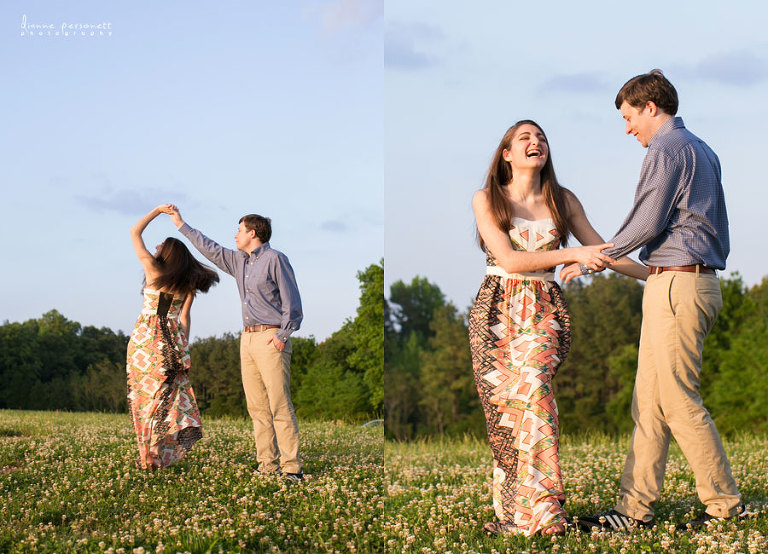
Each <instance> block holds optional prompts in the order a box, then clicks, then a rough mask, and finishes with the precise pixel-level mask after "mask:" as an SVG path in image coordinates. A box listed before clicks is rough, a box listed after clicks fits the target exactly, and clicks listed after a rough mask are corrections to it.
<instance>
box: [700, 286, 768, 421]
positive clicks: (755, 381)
mask: <svg viewBox="0 0 768 554" xmlns="http://www.w3.org/2000/svg"><path fill="white" fill-rule="evenodd" d="M737 309H738V315H737V316H736V317H733V318H730V317H727V319H728V320H729V323H730V322H732V321H734V320H735V321H737V323H736V324H735V325H733V324H732V327H731V329H732V331H733V333H732V336H731V337H730V340H729V348H728V349H727V350H718V351H717V352H713V353H712V354H716V356H717V358H718V359H719V361H720V366H719V371H718V372H717V376H716V378H715V379H714V380H713V381H712V385H711V387H710V390H711V394H710V395H709V398H705V404H706V405H708V406H709V407H710V409H711V411H712V416H713V417H714V419H715V423H716V424H717V427H718V429H719V430H720V432H721V433H723V434H730V433H734V432H739V431H755V432H766V431H768V405H767V404H766V398H768V340H766V337H768V278H764V279H763V282H762V283H761V284H760V285H757V286H755V287H753V288H752V289H751V290H750V291H749V292H748V293H746V294H745V298H743V299H740V300H739V301H738V308H737ZM724 311H725V309H724Z"/></svg>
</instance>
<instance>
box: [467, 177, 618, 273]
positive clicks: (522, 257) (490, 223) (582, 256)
mask: <svg viewBox="0 0 768 554" xmlns="http://www.w3.org/2000/svg"><path fill="white" fill-rule="evenodd" d="M472 209H473V210H474V212H475V220H476V221H477V230H478V231H479V232H480V236H481V237H483V240H484V241H485V244H486V246H487V247H488V249H489V250H490V251H491V252H492V253H493V257H494V258H496V263H497V264H498V265H499V267H501V268H502V269H503V270H504V271H506V272H507V273H521V272H527V271H537V270H541V269H549V268H550V267H554V266H556V265H560V264H566V263H570V262H578V263H582V264H584V265H586V266H588V267H591V268H592V269H595V270H598V269H601V268H603V267H605V264H610V263H613V261H614V260H613V259H612V258H610V257H608V256H606V255H605V254H602V250H604V249H606V248H609V247H611V246H612V244H598V245H593V246H592V245H590V246H581V247H576V248H562V249H558V250H548V251H542V252H521V251H519V250H515V249H514V248H513V247H512V242H511V240H510V238H509V235H508V234H507V233H505V232H504V231H502V230H501V229H499V228H498V227H497V226H496V220H495V218H494V217H493V213H492V212H491V207H490V202H489V201H488V196H487V195H486V192H485V191H484V190H479V191H477V192H476V193H475V196H474V197H473V198H472Z"/></svg>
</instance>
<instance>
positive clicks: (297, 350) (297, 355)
mask: <svg viewBox="0 0 768 554" xmlns="http://www.w3.org/2000/svg"><path fill="white" fill-rule="evenodd" d="M291 347H292V348H293V353H292V354H291V398H296V394H297V393H298V392H299V389H300V388H301V384H302V382H303V381H304V376H305V375H306V374H307V372H308V371H309V367H310V366H311V365H312V364H313V363H314V361H315V358H316V357H317V341H316V340H315V337H314V336H313V335H310V336H309V337H291Z"/></svg>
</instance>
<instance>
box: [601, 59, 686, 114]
mask: <svg viewBox="0 0 768 554" xmlns="http://www.w3.org/2000/svg"><path fill="white" fill-rule="evenodd" d="M624 102H626V103H627V104H629V105H630V106H632V107H633V108H637V109H638V110H642V109H643V108H645V105H646V104H647V103H648V102H653V103H654V104H656V107H658V108H661V109H662V110H663V111H664V113H666V114H669V115H675V114H676V113H677V105H678V102H677V91H676V90H675V87H673V86H672V83H670V82H669V80H668V79H667V78H666V77H664V73H662V72H661V69H652V70H651V71H649V72H648V73H644V74H643V75H638V76H636V77H632V78H631V79H630V80H629V81H627V82H626V83H624V86H623V87H621V90H620V91H619V94H617V95H616V109H621V105H622V104H623V103H624Z"/></svg>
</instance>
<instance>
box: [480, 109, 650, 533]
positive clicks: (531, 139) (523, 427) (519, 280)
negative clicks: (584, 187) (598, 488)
mask: <svg viewBox="0 0 768 554" xmlns="http://www.w3.org/2000/svg"><path fill="white" fill-rule="evenodd" d="M472 204H473V209H474V213H475V219H476V222H477V229H478V234H479V239H480V245H481V247H482V249H483V250H484V251H485V253H486V256H487V268H486V276H485V278H484V280H483V283H482V285H481V287H480V291H479V292H478V295H477V299H476V300H475V303H474V306H473V308H472V311H471V312H470V318H469V338H470V347H471V351H472V365H473V371H474V376H475V383H476V385H477V390H478V393H479V395H480V401H481V404H482V407H483V411H484V412H485V417H486V423H487V431H488V440H489V443H490V446H491V452H492V454H493V481H492V483H493V484H492V495H493V507H494V512H495V514H496V516H497V518H498V520H497V521H493V522H489V523H487V524H486V526H485V529H486V530H487V531H488V532H490V533H493V534H498V533H519V534H523V535H526V536H531V535H533V534H535V533H542V534H553V533H562V532H564V530H565V523H566V519H567V514H566V512H565V510H564V509H563V503H564V501H565V490H564V488H563V479H562V474H561V471H560V459H559V422H558V413H557V405H556V403H555V398H554V395H553V392H552V387H551V383H552V378H553V377H554V375H555V373H556V371H557V368H558V367H559V365H560V364H561V363H562V361H563V360H564V359H565V356H566V355H567V353H568V349H569V346H570V320H569V316H568V310H567V307H566V304H565V301H564V299H563V295H562V291H561V290H560V287H559V286H558V285H557V283H555V281H554V270H555V266H557V265H559V264H569V263H582V264H585V265H587V266H589V267H590V268H591V269H592V270H594V271H600V270H602V269H604V268H605V267H606V266H607V265H608V264H612V265H611V267H612V269H614V270H616V271H619V272H621V273H625V274H628V275H632V276H635V277H638V278H644V276H645V275H646V273H647V271H645V269H644V268H643V266H641V265H639V264H637V263H635V262H633V261H631V260H629V259H627V258H624V259H621V260H619V261H615V260H612V259H611V258H609V257H608V256H606V255H604V254H602V250H604V249H605V248H608V247H609V246H611V245H610V244H606V243H603V240H602V239H601V238H600V236H599V235H598V233H597V232H596V231H595V230H594V229H593V228H592V226H591V225H590V224H589V221H588V220H587V218H586V215H585V214H584V209H583V208H582V206H581V204H580V203H579V201H578V199H576V197H575V196H574V195H573V193H571V192H570V191H568V190H567V189H564V188H563V187H561V186H560V185H559V184H558V182H557V178H556V177H555V172H554V168H553V165H552V160H551V157H550V155H549V145H548V143H547V139H546V136H545V135H544V132H543V131H542V129H541V127H539V126H538V125H537V124H536V123H534V122H533V121H530V120H524V121H520V122H518V123H516V124H515V125H514V126H513V127H511V128H510V129H509V130H508V131H507V132H506V133H505V135H504V137H503V138H502V140H501V143H500V144H499V146H498V148H497V150H496V153H495V155H494V158H493V162H492V164H491V168H490V170H489V172H488V177H487V179H486V184H485V187H484V188H483V189H482V190H479V191H477V192H476V193H475V196H474V198H473V201H472ZM571 233H572V234H573V235H574V236H575V237H576V238H577V239H578V240H579V241H580V242H581V243H582V244H584V245H587V246H581V247H575V248H560V247H561V246H565V244H566V243H567V240H568V237H569V234H571Z"/></svg>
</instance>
